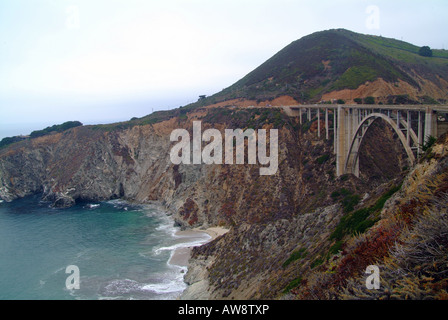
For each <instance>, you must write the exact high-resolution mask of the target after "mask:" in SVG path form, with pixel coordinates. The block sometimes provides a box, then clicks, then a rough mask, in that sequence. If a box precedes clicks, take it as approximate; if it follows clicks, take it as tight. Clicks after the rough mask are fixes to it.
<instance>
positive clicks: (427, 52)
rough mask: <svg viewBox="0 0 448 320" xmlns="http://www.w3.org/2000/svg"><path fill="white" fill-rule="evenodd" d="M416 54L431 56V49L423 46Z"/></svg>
mask: <svg viewBox="0 0 448 320" xmlns="http://www.w3.org/2000/svg"><path fill="white" fill-rule="evenodd" d="M418 54H419V55H421V56H422V57H432V50H431V48H430V47H428V46H423V47H421V48H420V50H419V51H418Z"/></svg>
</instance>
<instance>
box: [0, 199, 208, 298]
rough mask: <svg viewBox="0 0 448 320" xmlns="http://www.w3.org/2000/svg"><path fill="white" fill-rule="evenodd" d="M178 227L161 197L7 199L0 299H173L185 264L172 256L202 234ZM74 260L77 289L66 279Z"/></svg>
mask: <svg viewBox="0 0 448 320" xmlns="http://www.w3.org/2000/svg"><path fill="white" fill-rule="evenodd" d="M176 231H177V229H176V228H174V227H173V221H172V220H171V219H170V218H169V217H168V216H167V215H166V214H165V212H163V209H162V208H161V207H158V206H155V205H154V206H151V205H142V206H137V205H130V204H129V203H126V202H124V201H120V200H114V201H109V202H101V203H90V204H87V203H86V204H78V205H76V206H75V207H72V208H69V209H54V208H50V207H49V204H48V203H42V202H40V201H39V197H38V196H33V197H28V198H25V199H21V200H16V201H14V202H11V203H6V202H1V203H0V299H2V300H11V299H14V300H21V299H32V300H55V299H57V300H66V299H88V300H96V299H175V298H176V297H177V296H178V295H179V294H180V293H181V292H182V291H183V290H184V289H185V287H186V286H185V284H184V282H183V275H184V272H185V271H186V267H185V266H176V265H172V264H170V263H169V259H170V257H171V255H172V254H173V252H174V250H175V249H176V248H179V247H185V246H189V245H192V244H194V243H191V241H193V242H197V241H198V239H197V238H196V239H190V240H189V239H185V238H180V237H178V236H176V235H175V232H176ZM202 240H204V239H202ZM189 241H190V242H189ZM70 265H74V266H77V267H78V269H79V275H80V277H79V289H73V288H67V286H66V280H67V278H68V277H69V276H71V275H72V274H71V273H70V272H69V273H66V268H67V266H70ZM71 283H73V282H71Z"/></svg>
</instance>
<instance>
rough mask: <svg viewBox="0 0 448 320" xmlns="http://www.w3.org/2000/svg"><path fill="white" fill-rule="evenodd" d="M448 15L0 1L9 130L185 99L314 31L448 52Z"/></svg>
mask: <svg viewBox="0 0 448 320" xmlns="http://www.w3.org/2000/svg"><path fill="white" fill-rule="evenodd" d="M447 16H448V1H446V0H428V1H412V0H393V1H390V0H388V1H375V0H371V1H370V0H369V1H364V0H359V1H353V0H326V1H318V0H313V1H300V0H225V1H224V0H183V1H181V0H163V1H161V0H0V139H1V138H3V137H5V136H11V135H18V134H29V133H30V131H32V130H35V129H41V128H43V127H45V126H47V125H52V124H56V123H62V122H64V121H68V120H79V121H81V122H83V123H85V124H88V123H107V122H112V121H122V120H128V119H130V118H132V117H134V116H137V117H141V116H144V115H147V114H149V113H151V112H152V111H153V110H154V111H155V110H162V109H172V108H175V107H179V106H182V105H186V104H188V103H191V102H194V101H196V100H197V98H198V96H199V95H202V94H206V95H211V94H213V93H216V92H218V91H220V90H221V89H223V88H225V87H228V86H230V85H231V84H233V83H234V82H236V81H237V80H239V79H240V78H242V77H243V76H244V75H246V74H247V73H249V72H250V71H252V70H253V69H254V68H256V67H257V66H259V65H260V64H261V63H263V62H264V61H266V60H267V59H268V58H270V57H271V56H272V55H274V54H275V53H276V52H278V51H279V50H281V49H282V48H283V47H285V46H286V45H288V44H289V43H291V42H292V41H294V40H297V39H299V38H301V37H303V36H306V35H308V34H311V33H313V32H316V31H322V30H327V29H333V28H346V29H349V30H352V31H355V32H360V33H366V34H375V35H382V36H384V37H391V38H396V39H400V40H404V41H407V42H410V43H413V44H415V45H418V46H423V45H429V46H430V47H431V48H439V49H442V48H447V49H448V33H447V30H448V19H447Z"/></svg>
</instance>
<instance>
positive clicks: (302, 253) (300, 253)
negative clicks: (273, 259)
mask: <svg viewBox="0 0 448 320" xmlns="http://www.w3.org/2000/svg"><path fill="white" fill-rule="evenodd" d="M306 255H307V252H306V249H305V248H301V249H299V250H295V251H293V253H291V255H290V256H289V258H288V259H287V260H286V261H285V262H284V263H283V264H282V267H283V268H286V267H287V266H288V265H290V264H291V263H292V262H294V261H296V260H299V259H302V258H305V257H306Z"/></svg>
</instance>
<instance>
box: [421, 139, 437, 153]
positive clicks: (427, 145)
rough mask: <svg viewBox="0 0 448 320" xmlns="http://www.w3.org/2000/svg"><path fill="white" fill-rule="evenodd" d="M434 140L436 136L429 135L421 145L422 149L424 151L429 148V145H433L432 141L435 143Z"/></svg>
mask: <svg viewBox="0 0 448 320" xmlns="http://www.w3.org/2000/svg"><path fill="white" fill-rule="evenodd" d="M436 141H437V138H436V137H433V136H429V137H428V138H427V139H426V142H425V143H424V144H423V145H422V151H423V152H426V151H428V150H430V149H431V147H432V146H433V145H434V143H436Z"/></svg>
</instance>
